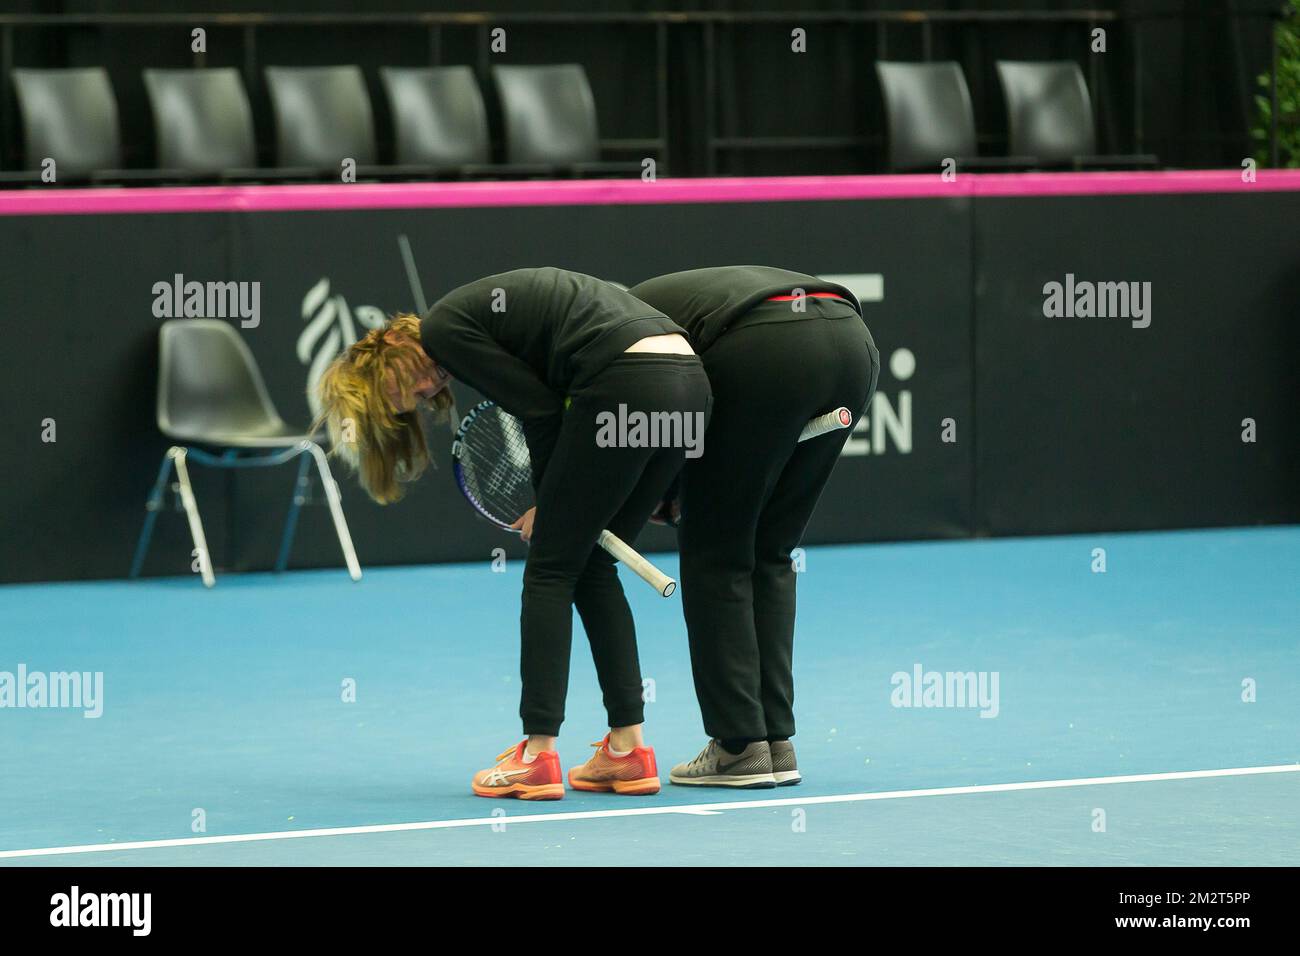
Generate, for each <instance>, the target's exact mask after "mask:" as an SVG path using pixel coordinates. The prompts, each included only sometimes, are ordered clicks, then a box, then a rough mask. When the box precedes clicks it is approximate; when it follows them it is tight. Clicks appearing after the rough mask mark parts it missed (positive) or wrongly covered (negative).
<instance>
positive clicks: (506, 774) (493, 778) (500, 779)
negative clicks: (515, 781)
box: [483, 767, 532, 787]
mask: <svg viewBox="0 0 1300 956" xmlns="http://www.w3.org/2000/svg"><path fill="white" fill-rule="evenodd" d="M531 769H532V768H531V767H524V768H523V769H521V770H502V769H501V768H499V767H497V768H495V769H493V771H492V772H491V773H489V774H488V775H487V777H485V778H484V780H483V784H484V785H485V786H488V787H500V786H503V785H505V784H507V783H509V782H510V781H511V779H512V778H514V777H517V776H519V775H520V774H523V773H527V772H528V771H529V770H531Z"/></svg>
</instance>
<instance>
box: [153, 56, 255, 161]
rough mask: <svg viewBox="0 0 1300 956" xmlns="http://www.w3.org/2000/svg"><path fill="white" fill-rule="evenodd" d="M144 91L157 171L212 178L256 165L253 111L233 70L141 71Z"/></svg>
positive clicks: (237, 73) (241, 83)
mask: <svg viewBox="0 0 1300 956" xmlns="http://www.w3.org/2000/svg"><path fill="white" fill-rule="evenodd" d="M144 86H145V90H146V91H147V92H148V94H149V105H150V107H151V108H152V110H153V120H154V131H155V135H156V139H157V143H158V166H159V167H160V168H162V169H166V170H178V171H181V172H184V173H190V174H195V175H204V174H207V175H217V174H220V173H221V172H222V171H224V170H228V169H247V168H250V167H253V166H256V165H257V143H256V140H255V139H254V137H253V111H252V110H251V109H250V108H249V105H248V94H247V93H245V92H244V83H243V81H242V80H241V79H240V77H239V72H238V71H237V70H234V69H230V68H222V69H208V70H145V71H144Z"/></svg>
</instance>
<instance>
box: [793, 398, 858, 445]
mask: <svg viewBox="0 0 1300 956" xmlns="http://www.w3.org/2000/svg"><path fill="white" fill-rule="evenodd" d="M852 424H853V413H852V412H851V411H849V410H848V409H847V408H844V407H843V406H841V407H839V408H837V409H835V411H833V412H827V413H826V414H825V415H818V416H817V417H816V418H814V419H813V420H812V421H810V422H809V423H808V424H807V425H805V426H804V427H803V431H802V432H800V433H799V440H800V441H807V440H808V439H809V438H816V437H818V436H819V435H825V434H826V433H828V432H837V431H839V430H840V429H841V428H848V427H849V426H850V425H852Z"/></svg>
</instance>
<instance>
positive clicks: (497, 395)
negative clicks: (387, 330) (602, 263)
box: [420, 267, 684, 483]
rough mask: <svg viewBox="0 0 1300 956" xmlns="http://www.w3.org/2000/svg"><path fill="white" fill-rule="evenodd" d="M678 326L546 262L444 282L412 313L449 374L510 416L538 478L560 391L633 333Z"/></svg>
mask: <svg viewBox="0 0 1300 956" xmlns="http://www.w3.org/2000/svg"><path fill="white" fill-rule="evenodd" d="M683 331H684V330H683V329H682V328H681V327H680V326H678V325H676V324H674V323H673V322H672V321H671V320H670V319H669V318H668V317H667V316H665V315H664V314H663V313H662V312H659V311H656V310H655V309H653V308H651V307H650V306H648V305H646V304H645V303H644V302H642V301H641V300H640V299H637V298H635V297H633V296H632V295H630V294H628V293H627V292H624V291H623V290H621V289H619V288H618V287H617V286H614V285H612V284H611V283H609V282H606V281H604V280H603V279H597V278H595V277H593V276H588V275H583V274H582V273H580V272H569V271H567V270H565V269H555V268H550V267H546V268H541V269H515V270H514V271H513V272H503V273H501V274H499V275H493V276H487V277H485V278H482V279H478V280H476V281H474V282H471V283H469V284H467V285H463V286H460V287H459V288H457V289H453V290H452V291H451V292H449V293H447V294H446V295H445V296H443V297H442V298H441V299H439V300H438V301H437V302H435V303H434V304H433V306H432V308H430V309H429V311H428V312H427V313H426V314H425V316H424V318H423V319H422V320H421V322H420V342H421V344H422V346H423V347H424V350H425V352H427V353H428V354H429V357H430V358H432V359H433V360H434V361H435V362H437V363H438V364H439V365H441V366H443V367H444V368H446V369H447V371H449V372H450V373H451V374H452V375H453V376H454V377H456V378H458V379H460V380H461V381H463V382H465V383H466V384H467V385H470V386H471V387H473V388H475V389H477V390H478V391H480V392H482V393H483V394H484V395H485V396H487V397H488V398H490V399H492V400H493V401H495V402H496V403H497V404H498V405H500V406H501V407H502V408H503V409H505V410H506V411H507V412H510V413H511V414H512V415H514V416H516V417H517V418H519V420H520V421H521V422H522V424H523V427H524V436H525V437H526V438H527V439H528V451H529V455H530V457H531V458H532V460H533V481H534V482H535V483H537V482H540V480H541V476H542V472H543V471H544V470H545V468H546V463H547V462H548V461H549V460H550V456H551V451H552V449H553V448H554V447H555V441H556V438H557V436H558V435H559V430H560V422H561V420H562V418H561V416H562V415H563V413H564V400H565V397H566V396H568V395H569V394H570V393H572V392H574V391H576V390H577V389H579V388H581V387H582V386H583V385H585V384H586V383H587V382H589V381H591V379H592V378H593V377H594V376H595V375H596V374H597V373H598V372H600V371H601V370H602V369H603V368H605V366H607V365H608V364H609V363H610V362H612V361H613V360H614V359H616V358H618V356H619V355H621V354H622V353H623V352H624V351H626V349H627V348H628V346H630V345H632V344H633V343H634V342H636V341H638V340H640V339H643V338H645V337H647V336H651V335H667V334H671V333H683Z"/></svg>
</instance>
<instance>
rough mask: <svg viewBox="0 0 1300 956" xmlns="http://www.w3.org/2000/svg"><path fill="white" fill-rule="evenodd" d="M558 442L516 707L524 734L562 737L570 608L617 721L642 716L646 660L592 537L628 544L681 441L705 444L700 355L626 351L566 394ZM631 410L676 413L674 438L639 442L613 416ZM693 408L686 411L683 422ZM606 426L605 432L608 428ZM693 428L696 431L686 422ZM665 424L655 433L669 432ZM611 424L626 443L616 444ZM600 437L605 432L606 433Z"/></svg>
mask: <svg viewBox="0 0 1300 956" xmlns="http://www.w3.org/2000/svg"><path fill="white" fill-rule="evenodd" d="M569 398H570V406H569V408H568V410H567V411H566V412H565V413H564V422H563V424H562V425H561V428H560V436H559V440H558V441H557V443H556V446H555V449H554V451H553V452H552V454H551V458H550V462H549V463H548V464H547V467H546V471H545V473H544V474H543V475H542V480H541V485H540V487H539V488H538V492H537V515H536V519H535V522H534V525H533V538H532V542H531V544H530V545H529V549H528V561H527V564H526V565H525V566H524V593H523V609H522V612H521V616H520V625H521V637H522V650H521V660H520V676H521V677H522V680H523V695H522V699H521V701H520V705H519V715H520V717H522V718H523V722H524V733H525V734H546V735H550V736H555V735H557V734H558V733H559V732H560V724H561V723H562V722H563V721H564V699H565V695H566V693H567V691H568V686H569V650H570V645H571V642H572V638H573V607H574V606H576V607H577V608H578V614H579V615H580V616H581V617H582V624H583V628H584V629H585V630H586V632H587V639H588V641H589V642H590V643H591V655H592V658H593V659H594V660H595V663H596V676H597V678H598V679H599V681H600V688H601V691H602V693H603V695H604V700H605V709H606V711H607V712H608V715H609V725H610V726H611V727H624V726H628V725H631V724H639V723H641V722H642V720H643V716H644V705H643V703H642V698H641V690H642V688H641V665H640V662H639V660H638V658H637V649H636V630H635V627H634V626H633V623H632V612H631V609H630V608H629V607H628V604H627V599H626V598H625V597H624V596H623V588H622V586H621V585H620V583H619V579H618V572H617V570H616V569H615V566H614V559H613V558H612V557H610V555H609V554H608V553H607V552H606V551H605V550H604V549H603V548H601V547H600V546H599V545H598V544H596V539H597V537H598V536H599V535H600V532H601V531H602V530H603V529H606V528H608V529H609V530H610V531H612V532H613V533H614V534H615V535H617V536H618V537H620V538H622V539H623V540H624V541H626V542H627V543H628V544H631V543H633V542H634V541H635V540H636V536H637V534H638V533H639V532H640V531H641V528H642V527H643V526H644V525H645V523H646V521H647V520H648V519H649V516H650V513H651V512H652V511H653V510H654V508H655V505H656V504H657V503H658V502H659V497H660V495H661V493H662V492H663V489H664V488H665V487H666V486H667V485H668V483H669V482H670V481H671V480H672V477H673V475H675V474H676V473H677V471H678V470H679V469H680V468H681V466H682V461H683V457H684V454H685V452H686V451H687V449H686V448H684V447H683V442H684V441H685V440H687V439H692V436H693V440H694V441H695V442H699V441H700V440H701V439H702V436H703V430H704V424H705V421H706V419H707V414H708V408H709V383H708V379H707V378H706V377H705V374H704V369H703V366H702V365H701V364H700V359H699V357H698V356H695V355H667V354H659V353H652V352H625V353H624V354H623V355H621V356H619V357H618V358H617V359H615V360H614V361H613V362H611V363H610V364H609V365H608V366H607V367H606V368H605V369H603V370H602V371H601V372H600V373H599V374H597V375H596V376H595V378H593V379H592V381H591V382H590V383H589V384H588V385H586V386H584V387H582V388H580V389H579V390H577V391H576V392H575V393H574V394H572V395H570V396H569ZM620 406H623V410H622V411H623V413H624V415H623V419H622V420H624V421H627V422H635V420H636V418H635V415H634V413H637V412H640V413H645V414H647V415H648V414H650V413H653V412H668V413H672V412H677V413H679V415H678V418H677V421H678V422H680V423H681V428H679V430H678V433H677V435H676V439H677V447H662V442H661V441H660V442H656V443H657V444H660V445H661V447H646V445H645V444H640V445H637V446H636V447H633V443H634V442H638V441H642V442H646V441H650V440H651V435H650V433H649V430H643V432H642V433H641V434H640V436H638V435H637V433H636V432H635V431H634V430H633V429H628V430H626V432H625V433H624V434H621V435H620V434H619V429H618V428H617V426H615V429H614V431H613V432H611V431H610V430H609V420H608V419H607V418H605V419H602V414H603V415H605V416H608V415H612V416H614V420H615V422H617V421H618V420H620V419H619V416H620ZM687 416H689V418H690V421H689V425H687ZM602 424H604V426H605V431H603V432H602V431H601V427H602ZM686 428H689V429H690V431H686V430H684V429H686ZM662 431H663V430H661V431H660V432H659V433H657V435H656V437H657V438H659V439H664V438H668V439H670V440H671V439H672V435H664V434H662ZM611 434H612V435H613V436H614V437H615V438H616V439H618V440H620V442H621V444H617V445H615V446H614V447H602V445H608V444H609V443H608V439H609V437H610V436H611ZM598 439H600V441H599V442H598Z"/></svg>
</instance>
